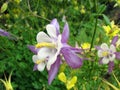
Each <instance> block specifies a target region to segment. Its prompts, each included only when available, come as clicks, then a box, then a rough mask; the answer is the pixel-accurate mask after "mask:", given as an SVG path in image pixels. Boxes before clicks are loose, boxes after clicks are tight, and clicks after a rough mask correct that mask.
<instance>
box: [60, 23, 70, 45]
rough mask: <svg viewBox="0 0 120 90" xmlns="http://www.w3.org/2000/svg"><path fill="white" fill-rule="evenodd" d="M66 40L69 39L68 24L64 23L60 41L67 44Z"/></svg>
mask: <svg viewBox="0 0 120 90" xmlns="http://www.w3.org/2000/svg"><path fill="white" fill-rule="evenodd" d="M68 38H69V26H68V23H66V24H65V26H64V28H63V33H62V40H61V41H62V43H67V41H68Z"/></svg>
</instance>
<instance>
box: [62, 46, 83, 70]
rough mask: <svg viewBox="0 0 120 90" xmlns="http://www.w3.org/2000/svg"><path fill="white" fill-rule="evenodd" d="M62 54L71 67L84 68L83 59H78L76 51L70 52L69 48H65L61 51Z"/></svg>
mask: <svg viewBox="0 0 120 90" xmlns="http://www.w3.org/2000/svg"><path fill="white" fill-rule="evenodd" d="M61 53H62V54H63V56H64V58H65V60H66V62H67V63H68V65H69V66H70V67H72V68H79V67H80V66H82V60H83V59H81V58H80V57H78V56H77V55H76V53H75V52H74V51H72V50H70V49H69V48H67V47H64V48H62V49H61Z"/></svg>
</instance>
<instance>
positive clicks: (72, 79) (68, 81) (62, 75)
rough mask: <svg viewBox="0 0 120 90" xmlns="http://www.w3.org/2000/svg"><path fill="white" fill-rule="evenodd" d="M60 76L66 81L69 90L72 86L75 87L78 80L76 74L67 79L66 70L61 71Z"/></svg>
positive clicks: (60, 78)
mask: <svg viewBox="0 0 120 90" xmlns="http://www.w3.org/2000/svg"><path fill="white" fill-rule="evenodd" d="M58 78H59V80H60V81H61V82H63V83H65V85H66V88H67V90H70V89H71V88H73V87H74V86H75V83H76V82H77V77H76V76H73V77H72V78H71V79H69V80H67V78H66V76H65V74H64V72H61V73H60V74H59V75H58Z"/></svg>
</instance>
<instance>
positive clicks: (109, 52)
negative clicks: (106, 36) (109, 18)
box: [97, 36, 120, 73]
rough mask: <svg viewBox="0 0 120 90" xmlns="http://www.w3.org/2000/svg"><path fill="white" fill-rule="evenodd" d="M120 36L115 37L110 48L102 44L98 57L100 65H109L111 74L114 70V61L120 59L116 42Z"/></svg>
mask: <svg viewBox="0 0 120 90" xmlns="http://www.w3.org/2000/svg"><path fill="white" fill-rule="evenodd" d="M117 41H118V36H115V37H114V38H113V40H112V42H111V45H110V47H108V45H107V44H106V43H103V44H101V46H100V47H97V49H98V57H100V64H108V72H109V73H111V72H112V70H113V68H114V60H115V59H120V52H116V42H117Z"/></svg>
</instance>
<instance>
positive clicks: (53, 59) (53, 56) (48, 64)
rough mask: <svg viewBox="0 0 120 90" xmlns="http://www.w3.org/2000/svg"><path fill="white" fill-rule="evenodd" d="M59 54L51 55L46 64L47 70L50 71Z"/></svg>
mask: <svg viewBox="0 0 120 90" xmlns="http://www.w3.org/2000/svg"><path fill="white" fill-rule="evenodd" d="M58 54H59V52H58V51H57V52H56V53H53V54H51V56H50V57H49V60H48V63H47V69H48V70H50V68H51V65H52V64H54V63H55V61H56V60H57V56H58Z"/></svg>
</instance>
